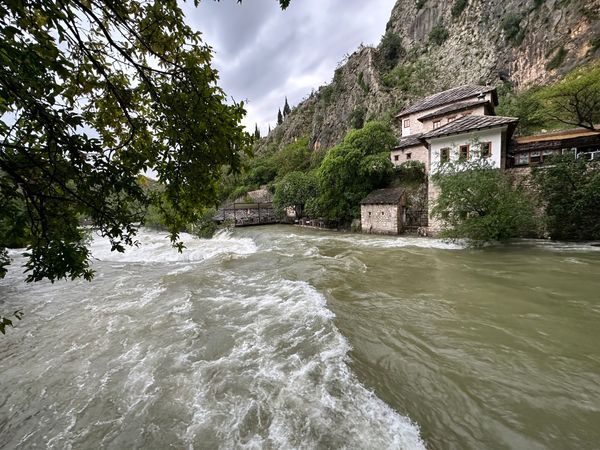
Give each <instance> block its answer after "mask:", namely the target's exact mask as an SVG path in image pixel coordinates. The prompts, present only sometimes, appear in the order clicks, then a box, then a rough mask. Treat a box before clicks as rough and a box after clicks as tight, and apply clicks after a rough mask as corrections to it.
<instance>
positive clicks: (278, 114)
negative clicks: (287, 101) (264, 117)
mask: <svg viewBox="0 0 600 450" xmlns="http://www.w3.org/2000/svg"><path fill="white" fill-rule="evenodd" d="M282 123H283V116H282V115H281V109H280V110H279V112H278V113H277V125H281V124H282Z"/></svg>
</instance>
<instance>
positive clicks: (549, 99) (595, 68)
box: [538, 61, 600, 130]
mask: <svg viewBox="0 0 600 450" xmlns="http://www.w3.org/2000/svg"><path fill="white" fill-rule="evenodd" d="M538 98H539V99H540V101H541V102H542V105H543V107H544V110H545V113H546V115H547V116H548V117H550V118H551V119H554V120H557V121H559V122H562V123H564V124H566V125H573V126H579V127H584V128H588V129H591V130H593V129H595V128H594V125H595V124H597V123H599V122H600V62H598V61H596V62H594V63H592V64H589V65H587V66H582V67H580V68H578V69H576V70H574V71H572V72H571V73H569V74H568V75H567V76H566V77H565V78H563V79H562V80H561V81H560V82H558V83H555V84H554V85H551V86H548V87H546V88H544V89H542V90H540V92H539V93H538Z"/></svg>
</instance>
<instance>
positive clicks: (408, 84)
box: [381, 59, 438, 97]
mask: <svg viewBox="0 0 600 450" xmlns="http://www.w3.org/2000/svg"><path fill="white" fill-rule="evenodd" d="M437 73H438V71H437V68H436V67H435V66H434V65H433V64H428V63H427V61H425V60H422V59H421V60H417V61H414V62H412V63H405V64H401V65H398V66H397V67H395V68H394V69H393V70H392V71H391V72H388V73H386V74H385V75H383V77H382V79H381V81H382V83H383V85H384V86H386V87H389V88H397V89H400V90H401V91H404V92H409V93H410V94H411V95H413V96H415V97H420V96H422V95H424V94H425V93H426V92H428V90H429V89H430V86H429V83H430V82H429V80H431V79H432V78H435V77H436V76H437Z"/></svg>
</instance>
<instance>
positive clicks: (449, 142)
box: [428, 127, 506, 172]
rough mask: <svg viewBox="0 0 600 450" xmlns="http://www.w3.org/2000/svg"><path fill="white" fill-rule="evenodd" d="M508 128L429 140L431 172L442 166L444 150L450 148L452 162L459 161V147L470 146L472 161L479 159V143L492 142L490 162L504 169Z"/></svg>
mask: <svg viewBox="0 0 600 450" xmlns="http://www.w3.org/2000/svg"><path fill="white" fill-rule="evenodd" d="M505 132H506V127H500V128H494V129H492V130H483V131H474V132H469V133H464V134H459V135H454V136H445V137H441V138H435V139H428V141H429V144H430V154H431V172H435V171H436V170H437V169H438V168H439V166H440V153H441V149H442V148H450V161H458V157H459V147H460V146H461V145H470V146H471V147H470V159H475V158H477V157H478V152H479V143H481V142H491V143H492V155H491V157H490V162H491V163H492V165H493V166H494V167H497V168H502V167H503V164H502V156H503V146H504V145H505V142H503V141H504V140H503V136H504V135H505Z"/></svg>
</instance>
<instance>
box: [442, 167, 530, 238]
mask: <svg viewBox="0 0 600 450" xmlns="http://www.w3.org/2000/svg"><path fill="white" fill-rule="evenodd" d="M433 181H434V183H436V184H437V185H438V187H439V188H440V194H439V196H438V198H437V199H436V201H435V204H434V207H433V210H432V214H433V216H434V217H436V218H438V219H441V220H442V221H444V223H445V226H446V227H447V228H446V229H444V231H443V232H442V235H443V236H446V237H449V238H468V239H470V240H471V241H472V243H473V244H475V245H479V244H482V243H486V242H492V241H506V240H508V239H511V238H515V237H523V236H527V235H531V234H532V233H534V231H535V230H536V228H537V223H536V219H535V217H536V215H535V203H534V201H533V199H532V198H531V196H530V195H528V194H527V191H526V190H525V189H524V187H522V186H520V185H516V186H515V185H513V183H511V180H509V179H508V178H507V177H506V175H505V174H504V173H502V172H501V171H500V170H498V169H494V168H492V166H491V164H490V163H489V162H488V161H487V160H486V159H479V160H473V161H465V162H461V163H452V162H451V163H447V164H445V165H444V166H443V167H442V169H441V170H440V171H439V172H437V173H436V174H434V175H433Z"/></svg>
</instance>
